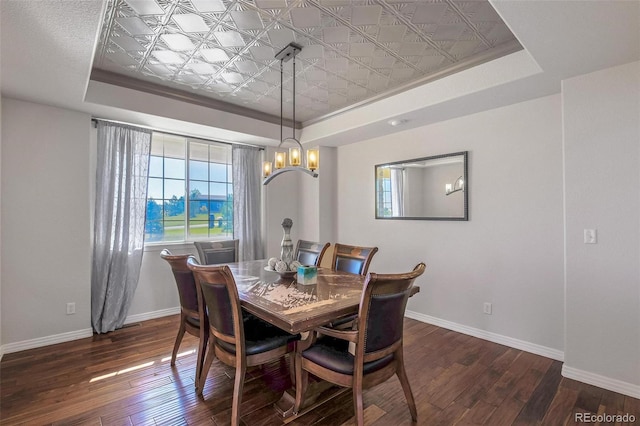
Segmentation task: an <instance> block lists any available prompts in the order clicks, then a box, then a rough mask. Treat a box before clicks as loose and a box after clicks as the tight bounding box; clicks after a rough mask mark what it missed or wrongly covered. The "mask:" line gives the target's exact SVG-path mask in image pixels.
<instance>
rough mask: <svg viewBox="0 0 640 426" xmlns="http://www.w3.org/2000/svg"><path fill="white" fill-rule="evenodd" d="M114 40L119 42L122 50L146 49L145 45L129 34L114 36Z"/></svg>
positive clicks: (116, 42)
mask: <svg viewBox="0 0 640 426" xmlns="http://www.w3.org/2000/svg"><path fill="white" fill-rule="evenodd" d="M113 42H114V43H115V44H117V45H118V46H119V47H120V48H121V49H122V50H126V51H129V52H133V51H140V50H144V47H143V46H142V45H141V44H140V43H138V42H137V40H136V39H134V38H133V37H129V36H120V37H114V38H113Z"/></svg>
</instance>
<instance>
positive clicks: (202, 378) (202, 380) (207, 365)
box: [196, 338, 215, 396]
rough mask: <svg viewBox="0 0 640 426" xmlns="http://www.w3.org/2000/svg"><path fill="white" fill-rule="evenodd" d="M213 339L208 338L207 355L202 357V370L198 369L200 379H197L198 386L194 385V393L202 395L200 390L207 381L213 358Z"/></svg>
mask: <svg viewBox="0 0 640 426" xmlns="http://www.w3.org/2000/svg"><path fill="white" fill-rule="evenodd" d="M213 342H214V339H213V338H210V339H209V345H208V346H209V349H208V350H207V356H206V357H205V359H204V364H202V370H201V371H200V379H199V381H198V386H197V387H196V394H198V395H200V396H202V391H203V390H204V384H205V382H206V381H207V375H208V374H209V369H210V368H211V364H213V358H215V349H214V347H213Z"/></svg>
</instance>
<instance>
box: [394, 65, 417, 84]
mask: <svg viewBox="0 0 640 426" xmlns="http://www.w3.org/2000/svg"><path fill="white" fill-rule="evenodd" d="M413 73H414V71H413V70H412V69H411V68H396V69H394V70H393V71H391V79H392V80H395V81H396V82H404V81H407V80H408V79H410V78H411V77H412V76H413Z"/></svg>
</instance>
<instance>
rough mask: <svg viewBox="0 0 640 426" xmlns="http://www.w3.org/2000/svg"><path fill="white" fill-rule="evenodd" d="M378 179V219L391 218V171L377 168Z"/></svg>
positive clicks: (387, 168) (386, 168)
mask: <svg viewBox="0 0 640 426" xmlns="http://www.w3.org/2000/svg"><path fill="white" fill-rule="evenodd" d="M376 169H377V172H378V178H377V179H376V185H378V188H377V190H376V194H377V197H378V203H377V207H378V212H377V213H378V214H377V216H378V217H391V216H392V212H391V169H390V168H389V167H379V168H376Z"/></svg>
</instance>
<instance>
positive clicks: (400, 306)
mask: <svg viewBox="0 0 640 426" xmlns="http://www.w3.org/2000/svg"><path fill="white" fill-rule="evenodd" d="M425 268H426V266H425V264H424V263H419V264H418V265H416V267H415V268H414V269H413V271H411V272H408V273H402V274H376V273H370V274H368V275H367V279H366V281H365V284H364V289H363V292H362V299H361V300H360V308H359V312H358V330H361V332H360V333H359V340H360V342H359V344H358V347H361V348H362V350H363V353H364V354H369V353H372V352H377V351H380V350H383V349H385V348H388V347H390V346H392V345H394V344H395V343H397V342H398V341H400V340H401V339H402V332H403V329H402V324H403V320H404V312H405V309H406V307H407V300H408V299H409V296H410V295H411V287H412V286H413V282H414V281H415V280H416V278H418V277H419V276H420V275H422V274H423V273H424V271H425Z"/></svg>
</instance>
